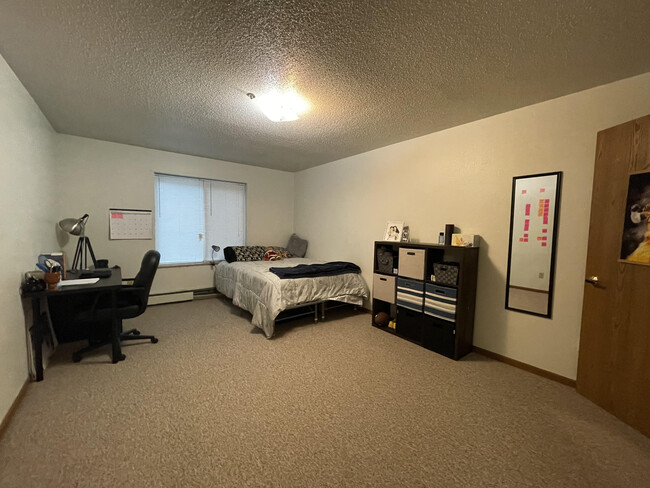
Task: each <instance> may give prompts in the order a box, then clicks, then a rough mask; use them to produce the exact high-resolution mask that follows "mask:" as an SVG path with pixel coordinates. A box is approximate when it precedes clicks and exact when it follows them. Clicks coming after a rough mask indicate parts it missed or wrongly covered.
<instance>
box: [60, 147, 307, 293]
mask: <svg viewBox="0 0 650 488" xmlns="http://www.w3.org/2000/svg"><path fill="white" fill-rule="evenodd" d="M55 152H56V161H57V186H58V189H59V198H60V205H59V209H60V213H59V215H58V217H59V218H66V217H80V216H82V215H83V214H84V213H88V214H89V215H90V218H89V220H88V225H87V226H86V235H87V236H88V237H89V238H90V241H91V244H92V247H93V250H94V251H95V256H96V257H97V258H98V259H101V258H106V259H109V261H110V263H109V264H110V265H111V266H112V265H114V264H119V265H120V266H121V267H122V276H124V277H132V276H134V275H135V274H136V273H137V271H138V269H139V268H140V261H141V260H142V256H143V255H144V253H145V252H146V251H147V250H148V249H154V248H155V244H154V241H153V240H140V241H138V240H134V241H131V240H129V241H112V240H109V239H108V209H109V208H130V209H151V210H153V209H154V172H161V173H168V174H174V175H183V176H195V177H203V178H214V179H220V180H228V181H238V182H243V183H247V190H246V192H247V202H246V207H247V230H246V240H247V243H248V244H253V245H257V244H260V245H267V244H268V245H285V244H286V243H287V241H288V239H289V236H290V235H291V233H292V232H293V201H294V200H293V183H294V174H293V173H288V172H285V171H277V170H270V169H264V168H258V167H255V166H247V165H243V164H236V163H229V162H225V161H217V160H213V159H207V158H200V157H195V156H187V155H183V154H176V153H170V152H165V151H157V150H153V149H146V148H141V147H135V146H128V145H124V144H117V143H112V142H105V141H98V140H94V139H86V138H83V137H75V136H68V135H58V136H57V138H56V151H55ZM59 239H60V240H61V239H62V241H61V243H62V244H64V250H65V251H66V255H67V257H68V259H69V260H71V259H72V257H73V256H74V250H75V245H76V242H77V239H76V238H69V236H67V235H65V234H63V235H61V233H59ZM66 241H67V242H66ZM215 244H218V243H215ZM213 276H214V275H213V272H212V270H211V269H210V266H209V265H202V266H185V267H173V268H160V269H159V271H158V273H157V275H156V279H155V280H154V285H153V288H152V293H162V292H170V291H179V290H192V289H199V288H209V287H212V286H214V279H213Z"/></svg>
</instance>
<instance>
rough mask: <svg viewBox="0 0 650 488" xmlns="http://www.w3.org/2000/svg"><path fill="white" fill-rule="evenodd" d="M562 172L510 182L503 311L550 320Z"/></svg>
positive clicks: (516, 179)
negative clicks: (510, 197) (508, 239)
mask: <svg viewBox="0 0 650 488" xmlns="http://www.w3.org/2000/svg"><path fill="white" fill-rule="evenodd" d="M561 182H562V172H561V171H558V172H555V173H544V174H538V175H530V176H517V177H514V178H513V179H512V202H511V209H510V245H509V249H508V274H507V277H506V308H507V309H510V310H517V311H519V312H525V313H529V314H532V315H539V316H541V317H548V318H550V317H551V310H552V307H551V305H552V301H553V277H554V274H555V241H556V240H557V222H558V215H559V210H560V187H561Z"/></svg>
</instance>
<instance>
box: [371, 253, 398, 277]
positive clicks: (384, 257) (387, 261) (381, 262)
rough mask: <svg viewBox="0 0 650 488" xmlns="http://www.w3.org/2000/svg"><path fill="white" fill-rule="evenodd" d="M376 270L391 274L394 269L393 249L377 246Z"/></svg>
mask: <svg viewBox="0 0 650 488" xmlns="http://www.w3.org/2000/svg"><path fill="white" fill-rule="evenodd" d="M376 257H377V271H379V272H380V273H387V274H393V270H394V269H395V262H396V261H397V260H396V259H395V256H394V255H393V251H392V250H390V249H386V248H385V247H379V248H377V256H376Z"/></svg>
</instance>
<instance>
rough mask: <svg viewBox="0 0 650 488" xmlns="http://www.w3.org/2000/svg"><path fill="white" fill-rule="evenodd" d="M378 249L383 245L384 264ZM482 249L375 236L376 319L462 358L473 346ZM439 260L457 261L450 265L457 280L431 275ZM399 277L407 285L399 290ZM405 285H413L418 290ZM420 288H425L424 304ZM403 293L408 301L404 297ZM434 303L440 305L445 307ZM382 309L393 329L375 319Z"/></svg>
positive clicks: (403, 334)
mask: <svg viewBox="0 0 650 488" xmlns="http://www.w3.org/2000/svg"><path fill="white" fill-rule="evenodd" d="M378 250H381V251H382V263H383V266H382V263H380V262H379V259H378ZM478 255H479V248H478V247H458V246H446V245H442V244H423V243H405V242H393V241H376V242H375V243H374V269H373V272H374V276H373V295H372V325H373V326H375V327H378V328H380V329H382V330H385V331H386V332H389V333H391V334H393V335H396V336H398V337H401V338H403V339H406V340H409V341H411V342H414V343H416V344H419V345H421V346H423V347H426V348H427V349H430V350H433V351H435V352H438V353H440V354H443V355H444V356H447V357H449V358H451V359H460V358H461V357H463V356H464V355H466V354H467V353H469V352H470V351H471V350H472V339H473V335H474V310H475V303H476V282H477V272H478ZM386 256H390V257H392V266H391V267H390V270H389V269H387V266H388V264H390V262H391V260H390V259H386ZM387 263H388V264H387ZM441 263H445V264H448V263H453V264H452V266H453V265H455V266H457V267H458V276H457V281H456V283H453V282H449V281H447V282H440V281H438V280H434V279H432V276H433V275H435V273H434V264H441ZM399 283H402V285H403V286H402V288H401V289H400V290H401V294H400V295H398V284H399ZM405 287H412V288H413V289H414V290H415V291H413V290H409V289H408V288H405ZM419 290H422V292H421V294H422V302H421V304H420V303H419V298H418V296H419V295H418V294H419V293H420V292H419ZM434 291H435V292H436V293H442V294H445V293H447V294H449V295H450V297H451V298H447V297H444V296H442V297H438V296H437V295H433V293H434ZM454 294H455V315H454V316H451V317H450V316H449V315H448V314H449V313H450V312H449V310H448V308H449V307H450V305H449V303H451V302H453V300H454V298H453V295H454ZM404 297H408V298H407V299H408V300H410V301H409V302H406V301H404V300H405V298H404ZM414 297H415V298H414ZM432 297H433V298H432ZM414 300H415V301H416V303H413V301H414ZM425 304H427V307H425ZM432 307H440V310H443V313H442V314H441V312H440V310H439V309H438V308H432ZM380 312H385V313H386V314H388V316H389V317H390V319H391V320H393V321H395V322H396V328H395V329H391V328H389V327H387V326H380V325H378V324H377V323H376V322H375V317H376V316H377V314H379V313H380ZM434 314H436V315H434ZM439 314H441V315H446V316H445V317H441V316H440V315H439Z"/></svg>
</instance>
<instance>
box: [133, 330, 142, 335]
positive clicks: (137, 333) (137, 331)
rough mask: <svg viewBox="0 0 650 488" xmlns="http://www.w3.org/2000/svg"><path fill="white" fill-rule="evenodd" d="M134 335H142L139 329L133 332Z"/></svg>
mask: <svg viewBox="0 0 650 488" xmlns="http://www.w3.org/2000/svg"><path fill="white" fill-rule="evenodd" d="M131 334H133V335H140V331H139V330H138V329H133V332H131Z"/></svg>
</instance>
